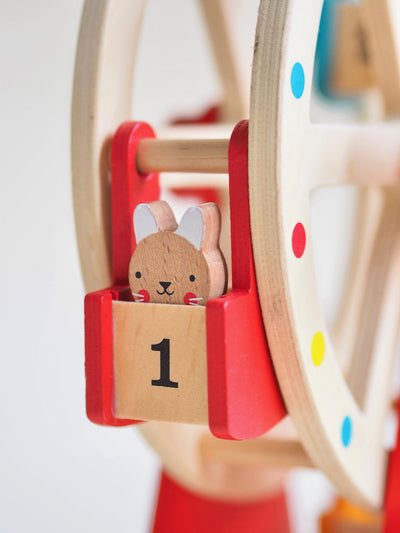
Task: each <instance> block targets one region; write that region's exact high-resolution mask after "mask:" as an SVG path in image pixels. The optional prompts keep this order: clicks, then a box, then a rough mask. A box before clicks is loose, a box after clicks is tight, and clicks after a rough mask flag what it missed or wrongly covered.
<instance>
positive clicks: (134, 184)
mask: <svg viewBox="0 0 400 533" xmlns="http://www.w3.org/2000/svg"><path fill="white" fill-rule="evenodd" d="M154 136H155V135H154V132H153V130H152V129H151V127H150V126H149V125H148V124H145V123H143V122H125V123H123V124H122V125H121V126H120V127H119V128H118V130H117V132H116V133H115V136H114V138H113V141H112V145H111V204H112V239H113V241H112V244H113V246H112V249H113V277H114V285H115V286H114V287H112V288H111V289H106V290H103V291H98V292H93V293H91V294H88V295H87V296H86V298H85V354H86V362H85V367H86V412H87V416H88V418H89V419H90V420H91V421H92V422H95V423H96V424H102V425H108V426H124V425H127V424H133V423H135V421H133V420H122V419H118V418H115V417H114V346H113V317H112V301H113V300H119V299H122V300H128V301H129V300H131V296H130V291H129V287H126V285H128V267H129V261H130V258H131V255H132V253H133V251H134V249H135V247H136V241H135V234H134V231H133V212H134V210H135V207H136V206H137V204H138V203H141V202H152V201H154V200H158V199H159V196H160V186H159V181H158V174H149V175H144V176H142V175H140V174H138V172H137V170H136V152H137V147H138V144H139V141H140V140H141V139H143V138H148V137H150V138H152V137H154ZM119 286H120V287H119ZM124 286H125V287H124Z"/></svg>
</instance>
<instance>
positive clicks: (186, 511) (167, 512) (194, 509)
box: [153, 473, 290, 533]
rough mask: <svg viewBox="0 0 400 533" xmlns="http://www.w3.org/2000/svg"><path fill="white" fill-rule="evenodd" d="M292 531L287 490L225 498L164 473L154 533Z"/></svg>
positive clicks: (288, 532)
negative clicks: (191, 488)
mask: <svg viewBox="0 0 400 533" xmlns="http://www.w3.org/2000/svg"><path fill="white" fill-rule="evenodd" d="M271 532H273V533H290V525H289V519H288V512H287V506H286V498H285V494H284V493H283V492H281V493H278V494H276V495H274V496H271V497H269V498H266V499H263V500H259V501H256V502H234V503H233V502H225V501H221V500H216V499H211V498H205V497H204V496H200V495H198V494H194V493H192V492H189V491H188V490H186V489H184V488H183V487H181V486H180V485H178V484H177V483H176V482H175V481H173V480H172V479H171V478H170V477H168V476H167V475H166V474H165V473H164V474H163V475H162V477H161V482H160V490H159V495H158V503H157V509H156V514H155V520H154V525H153V533H271Z"/></svg>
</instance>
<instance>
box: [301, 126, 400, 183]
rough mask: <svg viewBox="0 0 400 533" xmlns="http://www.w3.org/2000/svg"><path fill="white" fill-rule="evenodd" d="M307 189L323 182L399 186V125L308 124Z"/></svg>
mask: <svg viewBox="0 0 400 533" xmlns="http://www.w3.org/2000/svg"><path fill="white" fill-rule="evenodd" d="M308 157H309V158H310V164H309V168H310V170H309V175H308V176H306V178H305V179H306V181H308V180H310V182H309V183H310V188H311V189H312V188H315V187H321V186H325V185H362V186H381V185H400V125H399V124H398V123H393V124H390V123H388V124H377V125H369V124H363V125H354V126H353V125H350V126H349V125H347V126H340V125H338V126H335V125H320V124H312V125H311V128H310V137H309V153H308Z"/></svg>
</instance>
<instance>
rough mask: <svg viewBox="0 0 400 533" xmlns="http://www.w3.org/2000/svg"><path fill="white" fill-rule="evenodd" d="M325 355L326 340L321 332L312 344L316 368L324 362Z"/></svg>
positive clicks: (312, 354)
mask: <svg viewBox="0 0 400 533" xmlns="http://www.w3.org/2000/svg"><path fill="white" fill-rule="evenodd" d="M324 355H325V340H324V336H323V335H322V333H321V332H320V331H317V333H316V334H315V335H314V338H313V341H312V344H311V357H312V360H313V363H314V365H315V366H319V365H320V364H321V363H322V361H323V360H324Z"/></svg>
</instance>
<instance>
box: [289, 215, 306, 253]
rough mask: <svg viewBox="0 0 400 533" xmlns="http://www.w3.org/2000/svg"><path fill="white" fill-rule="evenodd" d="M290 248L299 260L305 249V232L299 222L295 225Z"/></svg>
mask: <svg viewBox="0 0 400 533" xmlns="http://www.w3.org/2000/svg"><path fill="white" fill-rule="evenodd" d="M292 248H293V253H294V255H295V256H296V257H297V258H298V259H299V258H300V257H301V256H302V255H303V254H304V250H305V248H306V230H305V229H304V226H303V224H301V223H300V222H299V223H298V224H296V225H295V227H294V230H293V234H292Z"/></svg>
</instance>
